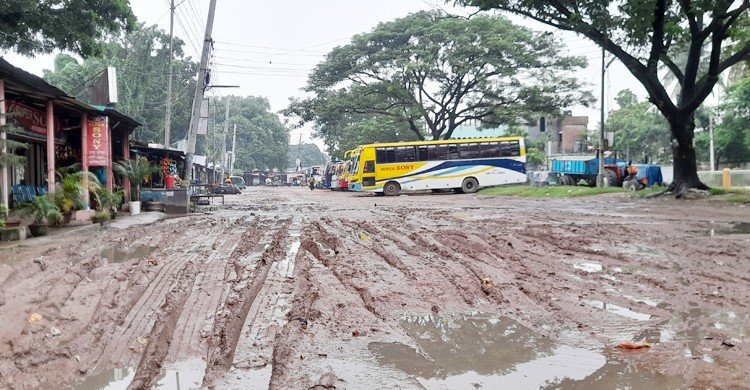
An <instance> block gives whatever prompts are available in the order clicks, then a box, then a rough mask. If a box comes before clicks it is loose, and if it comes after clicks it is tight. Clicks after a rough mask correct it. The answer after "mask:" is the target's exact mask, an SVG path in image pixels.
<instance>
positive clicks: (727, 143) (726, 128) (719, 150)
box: [695, 74, 750, 166]
mask: <svg viewBox="0 0 750 390" xmlns="http://www.w3.org/2000/svg"><path fill="white" fill-rule="evenodd" d="M727 92H728V93H727V97H726V100H725V101H724V102H723V103H722V104H721V106H720V107H719V112H720V113H721V122H720V123H719V124H718V125H717V126H716V129H715V130H714V151H715V153H716V155H715V158H716V163H717V164H721V163H723V164H725V165H726V166H736V165H739V164H740V163H744V162H748V161H750V74H749V75H748V76H746V77H745V78H744V79H741V80H739V81H738V82H736V83H734V84H732V85H731V86H729V87H728V91H727ZM695 144H696V149H698V153H699V157H700V158H701V159H702V160H703V161H707V160H708V159H709V153H710V152H709V147H710V145H709V135H708V134H707V132H705V131H704V132H701V133H700V134H698V135H697V136H696V140H695Z"/></svg>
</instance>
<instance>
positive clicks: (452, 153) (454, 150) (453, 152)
mask: <svg viewBox="0 0 750 390" xmlns="http://www.w3.org/2000/svg"><path fill="white" fill-rule="evenodd" d="M458 158H459V157H458V145H455V144H454V145H448V156H447V158H446V160H457V159H458Z"/></svg>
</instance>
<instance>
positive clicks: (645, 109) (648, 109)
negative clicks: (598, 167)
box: [605, 89, 672, 163]
mask: <svg viewBox="0 0 750 390" xmlns="http://www.w3.org/2000/svg"><path fill="white" fill-rule="evenodd" d="M615 100H616V101H617V104H618V105H619V106H620V107H619V108H618V109H617V110H614V111H611V112H610V113H609V117H608V118H607V124H606V126H605V128H606V129H607V130H608V131H612V132H614V133H615V142H614V147H615V148H617V149H618V150H620V151H625V152H626V156H627V158H630V159H633V160H635V161H641V160H645V158H646V157H648V159H649V160H650V161H655V162H658V163H669V162H671V160H672V153H671V146H670V142H669V125H668V124H667V121H666V120H665V119H664V116H663V115H661V113H659V112H658V111H657V110H656V108H655V107H654V106H653V105H652V104H651V103H649V102H647V101H643V102H639V101H638V98H637V97H636V96H635V94H633V92H631V91H630V90H629V89H625V90H622V91H620V93H618V94H617V98H616V99H615Z"/></svg>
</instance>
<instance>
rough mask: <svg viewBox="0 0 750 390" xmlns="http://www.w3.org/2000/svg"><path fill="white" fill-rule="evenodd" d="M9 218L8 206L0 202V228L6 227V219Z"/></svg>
mask: <svg viewBox="0 0 750 390" xmlns="http://www.w3.org/2000/svg"><path fill="white" fill-rule="evenodd" d="M7 219H8V206H6V205H5V204H4V203H0V228H1V227H5V220H7Z"/></svg>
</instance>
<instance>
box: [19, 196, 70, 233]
mask: <svg viewBox="0 0 750 390" xmlns="http://www.w3.org/2000/svg"><path fill="white" fill-rule="evenodd" d="M18 212H19V214H20V215H21V216H23V217H31V219H32V220H33V223H32V224H31V225H29V230H31V235H32V236H34V237H39V236H43V235H45V234H47V225H48V224H55V223H60V221H62V218H63V216H62V213H60V209H58V208H57V206H56V205H55V204H54V203H52V201H51V200H50V199H49V198H48V197H46V196H37V197H35V198H34V199H32V200H31V202H28V203H22V204H20V205H19V206H18Z"/></svg>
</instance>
